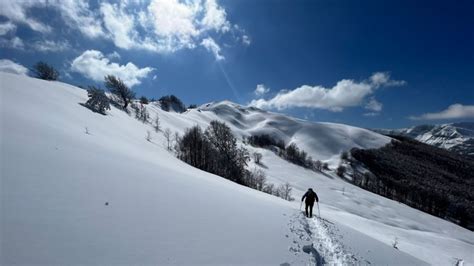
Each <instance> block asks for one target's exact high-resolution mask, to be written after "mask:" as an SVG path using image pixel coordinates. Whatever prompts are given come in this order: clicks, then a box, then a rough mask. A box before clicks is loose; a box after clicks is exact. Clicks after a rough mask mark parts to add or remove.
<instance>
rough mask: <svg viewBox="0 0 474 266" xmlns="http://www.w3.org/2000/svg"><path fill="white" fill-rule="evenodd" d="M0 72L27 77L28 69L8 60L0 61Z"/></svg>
mask: <svg viewBox="0 0 474 266" xmlns="http://www.w3.org/2000/svg"><path fill="white" fill-rule="evenodd" d="M0 72H7V73H13V74H18V75H25V76H26V75H28V68H26V67H24V66H23V65H20V64H18V63H15V62H13V61H11V60H9V59H0Z"/></svg>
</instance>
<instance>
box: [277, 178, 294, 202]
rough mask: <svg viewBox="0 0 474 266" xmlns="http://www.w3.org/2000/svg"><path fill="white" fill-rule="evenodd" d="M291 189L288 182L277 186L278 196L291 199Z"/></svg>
mask: <svg viewBox="0 0 474 266" xmlns="http://www.w3.org/2000/svg"><path fill="white" fill-rule="evenodd" d="M291 191H292V187H291V185H290V183H288V182H286V183H285V184H282V185H280V186H279V187H278V196H279V197H280V198H282V199H284V200H287V201H292V200H294V198H293V197H291Z"/></svg>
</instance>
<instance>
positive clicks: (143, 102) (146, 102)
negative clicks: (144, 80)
mask: <svg viewBox="0 0 474 266" xmlns="http://www.w3.org/2000/svg"><path fill="white" fill-rule="evenodd" d="M140 103H141V104H148V103H149V101H148V98H147V97H145V96H142V97H140Z"/></svg>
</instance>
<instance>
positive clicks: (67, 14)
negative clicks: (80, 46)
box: [53, 0, 105, 38]
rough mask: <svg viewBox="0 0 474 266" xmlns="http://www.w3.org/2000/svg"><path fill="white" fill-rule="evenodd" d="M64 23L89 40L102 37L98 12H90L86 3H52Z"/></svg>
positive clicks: (67, 0)
mask: <svg viewBox="0 0 474 266" xmlns="http://www.w3.org/2000/svg"><path fill="white" fill-rule="evenodd" d="M53 3H54V6H55V7H57V8H58V9H59V11H60V13H61V16H62V17H63V19H64V21H65V22H66V23H67V24H68V25H69V26H70V27H71V28H76V29H78V30H79V31H80V32H82V33H83V34H84V35H85V36H87V37H89V38H95V37H99V36H104V35H105V32H104V29H103V28H102V25H101V21H100V19H99V16H98V15H99V14H98V12H94V11H92V10H90V8H89V3H88V1H77V0H57V1H56V2H54V1H53Z"/></svg>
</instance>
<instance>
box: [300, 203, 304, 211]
mask: <svg viewBox="0 0 474 266" xmlns="http://www.w3.org/2000/svg"><path fill="white" fill-rule="evenodd" d="M302 206H303V201H301V203H300V211H301V207H302Z"/></svg>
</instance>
